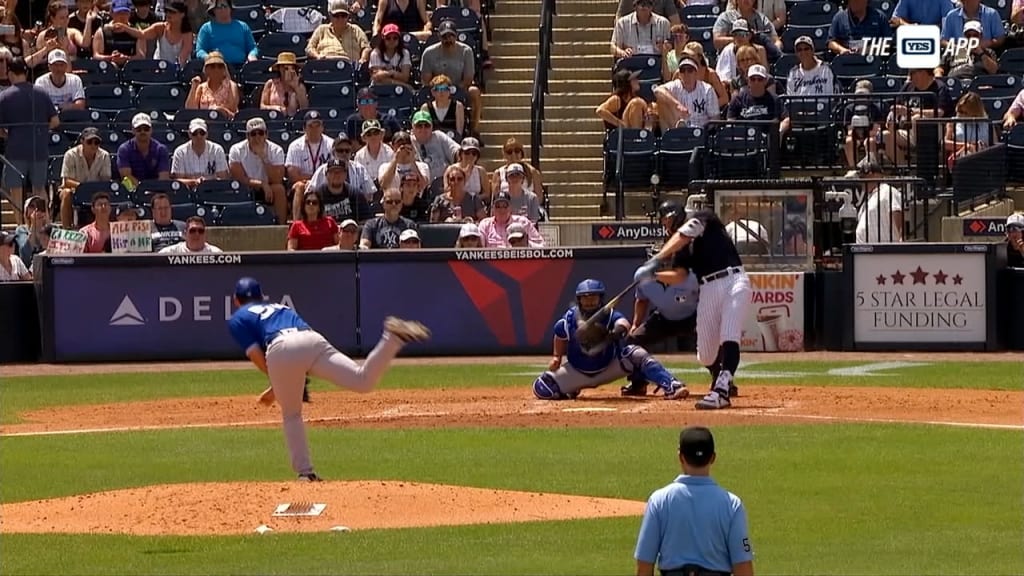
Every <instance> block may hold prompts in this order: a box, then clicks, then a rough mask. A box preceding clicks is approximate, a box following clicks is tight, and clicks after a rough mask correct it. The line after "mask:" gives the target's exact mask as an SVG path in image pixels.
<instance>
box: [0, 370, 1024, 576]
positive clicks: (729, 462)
mask: <svg viewBox="0 0 1024 576" xmlns="http://www.w3.org/2000/svg"><path fill="white" fill-rule="evenodd" d="M867 364H868V363H867V362H859V363H857V362H844V363H830V364H824V363H820V362H819V363H800V362H779V363H771V364H758V365H753V366H748V367H746V368H745V369H746V374H747V375H748V380H747V381H748V382H750V381H754V382H756V383H757V384H764V385H771V384H773V383H779V384H786V385H793V384H802V385H817V386H901V387H907V388H924V387H932V388H983V389H993V390H1021V389H1024V378H1021V367H1020V366H1019V365H1016V364H1012V363H971V364H966V363H964V364H958V363H941V364H940V363H935V364H928V365H916V366H902V367H892V368H883V369H879V370H867V371H865V370H856V368H858V367H863V366H865V365H867ZM682 368H684V369H692V366H686V367H682ZM485 371H486V372H485ZM535 371H536V367H535V366H529V365H520V366H486V367H485V366H479V365H476V366H461V365H456V366H416V367H412V366H402V367H397V368H396V369H394V370H393V371H392V372H391V374H390V375H389V377H388V378H387V380H386V382H385V383H384V385H383V386H384V387H386V388H411V387H429V386H434V387H439V386H444V387H456V386H458V387H481V386H487V387H492V386H512V385H517V386H523V385H524V380H527V378H526V377H525V376H522V375H517V374H519V373H532V372H535ZM830 372H831V373H830ZM866 373H870V374H873V375H864V374H866ZM964 374H970V377H964V376H963V375H964ZM683 376H684V377H690V378H693V379H694V380H697V379H698V376H697V372H694V373H693V375H691V376H688V375H687V373H685V372H683ZM262 385H263V380H262V379H261V378H260V377H259V375H258V374H256V373H255V372H252V371H224V372H218V373H216V374H214V375H211V374H210V373H190V372H185V373H156V374H119V375H102V376H68V377H34V378H5V379H4V380H3V381H2V383H0V420H2V422H4V423H14V422H17V415H18V413H20V412H22V411H25V410H30V409H34V408H41V407H46V406H58V405H66V404H72V403H74V404H93V403H109V402H118V401H131V400H141V399H154V398H175V397H187V396H225V395H236V394H241V395H249V396H251V395H253V394H254V393H257V392H258V391H259V390H260V389H261V388H262ZM321 388H322V389H326V385H323V384H316V385H315V386H314V389H321ZM678 432H679V429H678V428H647V429H644V428H630V429H618V428H616V429H611V428H608V429H600V428H598V429H593V428H559V429H540V428H537V429H522V428H518V429H495V428H488V429H475V428H442V429H415V430H365V429H359V430H345V429H327V428H312V429H310V431H309V436H310V443H311V445H312V451H313V455H314V459H315V461H316V463H317V468H318V471H319V472H320V473H321V474H322V475H323V476H324V477H326V478H327V479H329V480H362V479H393V480H407V481H421V482H437V483H445V484H455V485H463V486H475V487H487V488H500V489H514V490H531V491H545V492H559V493H567V494H581V495H592V496H604V497H616V498H627V499H634V500H644V499H646V497H647V496H648V495H649V494H650V492H651V491H653V490H654V489H656V488H658V487H660V486H662V485H664V484H666V483H667V482H669V481H670V480H671V479H672V478H673V477H674V476H675V475H676V474H677V473H678V472H679V470H678V464H677V462H676V460H675V453H674V443H675V441H676V439H677V435H678ZM715 435H716V440H717V444H718V451H719V459H718V464H717V465H716V466H715V468H714V474H715V477H716V478H717V479H718V481H719V482H720V483H721V484H722V485H724V486H725V487H726V488H728V489H729V490H731V491H733V492H735V493H736V494H738V495H739V496H740V497H741V498H743V499H744V502H745V503H746V506H747V509H748V513H749V515H750V522H751V530H752V540H753V543H754V546H755V553H756V557H755V568H756V571H757V573H759V574H878V575H883V574H1021V573H1024V554H1022V553H1021V542H1022V539H1024V528H1022V518H1024V468H1022V467H1021V465H1020V459H1021V454H1024V432H1021V431H1016V430H988V429H972V428H953V427H940V426H926V425H912V424H907V425H889V424H887V425H869V424H834V425H833V424H825V425H823V424H813V425H801V426H753V425H737V426H721V427H717V428H715ZM0 474H2V476H0V500H2V502H4V503H13V502H21V501H27V500H35V499H43V498H52V497H60V496H68V495H73V494H80V493H86V492H94V491H100V490H110V489H117V488H127V487H133V486H145V485H152V484H166V483H179V482H199V481H203V482H208V481H241V480H256V481H260V480H266V481H281V480H286V479H288V478H291V476H290V470H289V469H288V466H287V454H286V451H285V449H284V446H283V442H282V440H281V432H280V430H278V429H245V428H242V429H239V428H234V429H228V428H195V429H187V430H161V431H149V432H131V433H110V434H71V435H60V436H28V437H0ZM638 527H639V518H623V519H598V520H581V521H566V522H538V523H522V524H508V525H487V526H461V527H452V528H429V529H428V528H417V529H402V530H368V531H355V532H352V533H349V534H345V535H338V534H330V533H316V534H287V533H273V534H270V535H267V536H257V535H251V536H234V537H173V536H161V537H129V536H109V535H60V536H52V535H23V534H7V533H4V534H3V535H2V536H0V573H3V574H62V575H72V574H83V575H84V574H257V573H258V574H495V575H498V574H626V573H632V571H633V566H634V563H633V560H632V551H633V546H634V544H635V539H636V532H637V528H638Z"/></svg>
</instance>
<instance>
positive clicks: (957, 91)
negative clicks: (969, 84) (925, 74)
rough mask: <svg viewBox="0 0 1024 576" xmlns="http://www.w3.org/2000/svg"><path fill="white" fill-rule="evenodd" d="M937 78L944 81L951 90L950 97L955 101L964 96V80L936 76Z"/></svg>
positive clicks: (947, 88)
mask: <svg viewBox="0 0 1024 576" xmlns="http://www.w3.org/2000/svg"><path fill="white" fill-rule="evenodd" d="M935 80H936V81H938V82H942V83H944V84H945V85H946V90H948V91H949V97H950V98H951V99H952V100H953V102H956V101H957V100H959V99H960V96H962V95H963V93H964V84H963V82H961V81H959V80H957V79H956V78H936V79H935Z"/></svg>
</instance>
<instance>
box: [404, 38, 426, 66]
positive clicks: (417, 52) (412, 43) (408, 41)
mask: <svg viewBox="0 0 1024 576" xmlns="http://www.w3.org/2000/svg"><path fill="white" fill-rule="evenodd" d="M402 44H405V49H406V50H408V51H409V60H411V61H412V69H413V70H419V68H420V58H421V57H422V56H423V48H424V47H423V43H422V42H420V39H419V38H417V37H415V36H413V35H412V34H402Z"/></svg>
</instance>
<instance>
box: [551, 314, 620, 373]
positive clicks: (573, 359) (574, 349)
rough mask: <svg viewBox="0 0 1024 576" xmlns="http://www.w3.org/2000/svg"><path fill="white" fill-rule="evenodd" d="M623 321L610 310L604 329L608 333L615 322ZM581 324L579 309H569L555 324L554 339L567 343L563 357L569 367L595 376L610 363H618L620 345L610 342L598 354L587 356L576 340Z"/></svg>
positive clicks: (581, 318)
mask: <svg viewBox="0 0 1024 576" xmlns="http://www.w3.org/2000/svg"><path fill="white" fill-rule="evenodd" d="M625 319H626V317H625V316H623V315H622V313H621V312H619V311H618V310H612V313H611V314H609V315H608V319H607V322H606V324H605V327H606V328H607V329H608V331H609V332H610V331H611V330H612V328H614V327H615V323H616V322H618V321H619V320H625ZM583 322H584V320H583V317H582V316H581V315H580V312H579V309H577V307H576V306H573V307H572V308H569V310H568V311H566V313H565V315H564V316H562V317H561V318H559V319H558V322H555V338H558V339H561V340H568V341H569V347H568V349H567V351H566V354H565V357H566V359H567V360H568V361H569V365H570V366H572V367H573V368H575V369H576V370H577V371H579V372H582V373H584V374H597V373H598V372H601V371H602V370H604V369H605V368H607V367H608V365H609V364H611V363H612V362H617V361H618V359H619V354H620V352H621V345H620V344H619V342H611V343H609V344H608V345H607V346H605V347H604V348H603V349H602V350H601V351H600V352H598V353H596V354H594V355H593V356H588V355H587V354H585V353H584V352H583V349H582V348H580V343H579V342H578V341H577V340H576V328H577V327H578V326H581V325H583Z"/></svg>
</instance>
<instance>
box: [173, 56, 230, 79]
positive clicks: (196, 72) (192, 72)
mask: <svg viewBox="0 0 1024 576" xmlns="http://www.w3.org/2000/svg"><path fill="white" fill-rule="evenodd" d="M227 67H228V74H229V75H230V76H231V77H232V78H234V79H235V80H236V81H237V80H238V69H237V68H235V67H234V66H233V65H231V64H228V65H227ZM196 76H198V77H200V78H204V76H203V61H202V60H201V59H199V58H192V59H191V60H189V61H188V62H186V63H185V69H184V70H182V71H181V81H182V83H183V84H186V85H187V84H188V83H189V82H191V81H192V79H193V78H195V77H196Z"/></svg>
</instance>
